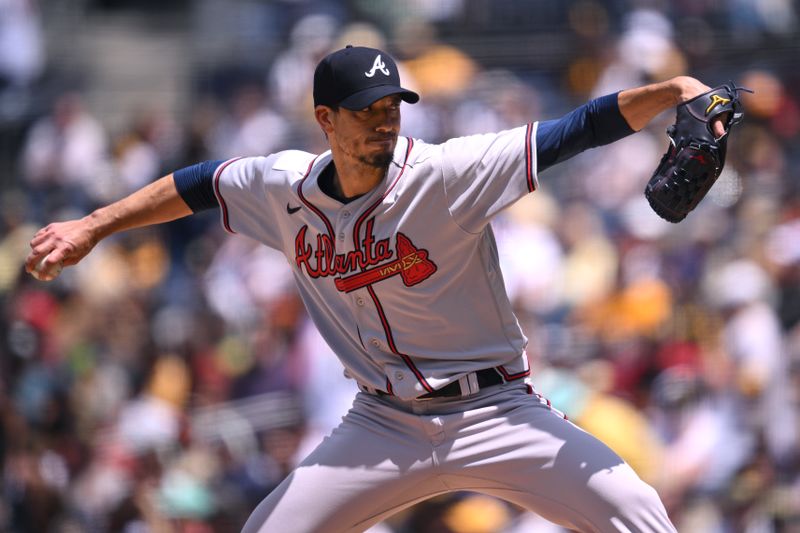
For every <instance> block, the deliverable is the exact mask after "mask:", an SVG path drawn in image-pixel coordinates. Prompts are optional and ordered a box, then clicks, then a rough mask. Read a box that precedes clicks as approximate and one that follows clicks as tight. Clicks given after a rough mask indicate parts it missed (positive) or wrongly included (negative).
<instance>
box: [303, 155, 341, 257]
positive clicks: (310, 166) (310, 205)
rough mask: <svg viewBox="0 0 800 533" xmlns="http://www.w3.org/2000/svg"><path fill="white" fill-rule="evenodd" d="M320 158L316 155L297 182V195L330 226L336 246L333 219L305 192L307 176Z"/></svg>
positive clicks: (329, 232) (334, 245)
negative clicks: (312, 201)
mask: <svg viewBox="0 0 800 533" xmlns="http://www.w3.org/2000/svg"><path fill="white" fill-rule="evenodd" d="M318 158H319V156H317V157H315V158H314V159H312V160H311V163H309V164H308V170H306V173H305V175H304V176H303V179H301V180H300V183H298V184H297V196H298V197H299V198H300V201H301V202H303V204H304V205H305V206H306V207H308V208H309V209H310V210H311V211H313V212H314V213H315V214H316V215H317V216H318V217H319V218H320V219H321V220H322V222H324V223H325V227H326V228H328V236H329V237H330V238H331V243H332V244H333V247H334V248H336V237H335V236H334V234H333V224H331V221H330V220H328V217H326V216H325V213H323V212H322V211H320V210H319V209H318V208H317V206H315V205H314V204H312V203H311V202H309V201H308V200H307V199H306V197H305V195H304V194H303V183H305V181H306V178H308V176H309V174H311V168H312V167H313V166H314V162H315V161H316V160H317V159H318Z"/></svg>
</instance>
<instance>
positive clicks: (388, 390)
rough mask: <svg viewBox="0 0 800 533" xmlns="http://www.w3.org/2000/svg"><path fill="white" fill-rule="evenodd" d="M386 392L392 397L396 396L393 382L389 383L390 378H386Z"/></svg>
mask: <svg viewBox="0 0 800 533" xmlns="http://www.w3.org/2000/svg"><path fill="white" fill-rule="evenodd" d="M386 392H388V393H389V394H392V395H393V394H394V390H392V382H391V381H389V378H388V377H387V378H386Z"/></svg>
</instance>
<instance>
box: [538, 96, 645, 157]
mask: <svg viewBox="0 0 800 533" xmlns="http://www.w3.org/2000/svg"><path fill="white" fill-rule="evenodd" d="M618 94H619V93H614V94H608V95H606V96H601V97H599V98H595V99H594V100H590V101H589V102H587V103H586V104H584V105H582V106H580V107H579V108H577V109H575V110H573V111H571V112H570V113H567V114H566V115H564V116H563V117H561V118H559V119H556V120H545V121H543V122H539V126H538V128H537V129H536V162H537V166H536V168H537V170H538V171H539V172H541V171H543V170H544V169H546V168H549V167H551V166H553V165H555V164H556V163H560V162H561V161H564V160H567V159H569V158H570V157H572V156H574V155H577V154H579V153H581V152H583V151H584V150H588V149H589V148H594V147H596V146H602V145H604V144H608V143H612V142H614V141H617V140H619V139H622V138H623V137H627V136H628V135H630V134H632V133H635V132H634V131H633V130H632V129H631V127H630V126H629V125H628V122H627V121H626V120H625V117H623V116H622V113H620V110H619V104H618V103H617V95H618Z"/></svg>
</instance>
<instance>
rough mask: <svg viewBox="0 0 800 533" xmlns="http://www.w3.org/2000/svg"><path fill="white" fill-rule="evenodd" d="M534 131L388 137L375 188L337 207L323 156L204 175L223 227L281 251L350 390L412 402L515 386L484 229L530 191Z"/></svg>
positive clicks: (288, 155)
mask: <svg viewBox="0 0 800 533" xmlns="http://www.w3.org/2000/svg"><path fill="white" fill-rule="evenodd" d="M535 129H536V124H528V125H527V126H523V127H520V128H515V129H512V130H507V131H504V132H500V133H495V134H486V135H476V136H471V137H463V138H458V139H452V140H450V141H447V142H446V143H444V144H440V145H431V144H426V143H424V142H422V141H419V140H416V139H410V138H400V139H399V140H398V143H397V147H396V149H395V154H394V161H393V163H392V164H391V165H390V167H389V170H388V172H387V175H386V178H385V179H384V180H383V182H381V184H380V185H379V186H378V187H377V188H376V189H375V190H373V191H372V192H370V193H369V194H367V195H365V196H362V197H360V198H358V199H356V200H354V201H352V202H350V203H347V204H343V203H341V202H339V201H338V200H335V199H333V198H331V197H329V196H327V195H326V194H325V193H323V192H322V190H321V189H320V187H319V185H318V183H317V179H318V177H319V175H320V172H321V171H322V170H323V169H324V168H325V167H326V165H328V164H329V163H331V154H330V152H327V153H324V154H321V155H319V156H314V155H312V154H308V153H305V152H300V151H286V152H280V153H277V154H272V155H270V156H268V157H252V158H242V159H233V160H230V161H227V162H225V163H224V164H223V165H220V167H219V168H218V169H217V172H216V174H215V176H214V188H215V193H216V195H217V198H218V200H219V203H220V206H221V208H222V223H223V226H224V227H225V229H226V230H227V231H229V232H232V233H241V234H243V235H247V236H249V237H252V238H254V239H256V240H258V241H260V242H262V243H264V244H265V245H267V246H270V247H273V248H276V249H279V250H281V251H283V253H284V254H285V255H286V258H287V260H288V261H289V263H290V264H291V265H292V268H293V272H294V276H295V278H296V281H297V284H298V287H299V291H300V295H301V297H302V299H303V301H304V302H305V304H306V307H307V308H308V311H309V314H310V316H311V318H312V319H313V320H314V322H315V324H316V326H317V327H318V328H319V330H320V332H321V334H322V335H323V337H324V338H325V340H326V341H327V342H328V343H329V344H330V346H331V348H332V349H333V350H334V352H335V353H336V354H337V355H338V356H339V358H340V359H341V361H342V363H343V364H344V366H345V368H346V371H347V373H348V375H350V376H351V377H353V378H354V379H356V380H357V381H358V382H359V383H360V384H362V385H364V386H368V387H371V388H374V389H378V390H383V391H386V392H390V393H392V394H395V395H397V396H399V397H400V398H404V399H410V398H414V397H417V396H420V395H422V394H425V393H427V392H430V391H432V390H434V389H436V388H439V387H440V386H442V385H444V384H446V383H449V382H451V381H453V380H455V379H458V378H459V377H461V376H463V375H465V374H467V373H469V372H473V371H475V370H479V369H483V368H487V367H495V368H497V369H498V371H499V372H501V373H503V375H504V376H505V377H506V378H507V379H517V378H522V377H525V376H527V375H528V373H529V370H528V368H527V366H526V364H527V363H526V360H525V359H526V358H525V355H524V350H525V345H526V343H527V339H526V338H525V336H524V335H523V334H522V331H521V329H520V327H519V324H518V322H517V319H516V317H515V316H514V314H513V312H512V309H511V305H510V303H509V301H508V298H507V296H506V293H505V289H504V284H503V278H502V274H501V273H500V270H499V267H498V258H497V250H496V247H495V243H494V236H493V234H492V231H491V226H489V224H488V223H489V221H490V220H491V218H492V217H493V216H494V215H496V214H497V213H498V212H500V211H501V210H502V209H504V208H505V207H507V206H509V205H510V204H512V203H513V202H514V201H516V200H517V199H519V198H520V197H521V196H523V195H525V194H527V193H529V192H531V191H533V190H534V189H535V188H536V185H537V181H536V162H535V154H536V150H535V146H533V143H534V141H535ZM298 208H299V209H298Z"/></svg>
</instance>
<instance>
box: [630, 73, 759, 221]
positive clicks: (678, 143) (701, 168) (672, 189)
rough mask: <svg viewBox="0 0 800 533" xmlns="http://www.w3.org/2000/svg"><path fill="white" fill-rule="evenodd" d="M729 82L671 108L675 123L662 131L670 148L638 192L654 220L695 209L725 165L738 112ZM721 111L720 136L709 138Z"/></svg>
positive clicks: (671, 218) (675, 218)
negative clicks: (731, 131)
mask: <svg viewBox="0 0 800 533" xmlns="http://www.w3.org/2000/svg"><path fill="white" fill-rule="evenodd" d="M739 91H747V92H752V91H750V90H749V89H744V88H742V87H736V85H734V84H733V82H730V83H728V84H726V85H721V86H719V87H717V88H715V89H711V90H710V91H707V92H705V93H703V94H701V95H698V96H696V97H694V98H692V99H691V100H689V101H687V102H684V103H682V104H681V105H679V106H678V107H677V117H676V119H675V124H673V125H672V126H670V127H669V128H667V135H669V140H670V144H669V147H668V148H667V152H666V153H665V154H664V157H662V158H661V162H660V163H659V164H658V168H656V171H655V172H654V173H653V176H652V177H651V178H650V181H649V182H648V183H647V187H646V188H645V191H644V194H645V197H647V200H648V201H649V202H650V206H651V207H652V208H653V211H655V212H656V213H657V214H658V215H659V216H660V217H662V218H664V219H666V220H668V221H670V222H680V221H681V220H683V219H684V218H685V217H686V215H687V214H689V212H690V211H691V210H692V209H694V208H695V207H697V204H699V203H700V200H702V199H703V197H704V196H705V195H706V193H707V192H708V190H709V189H711V186H712V185H714V182H715V181H717V178H718V177H719V175H720V174H721V173H722V167H723V166H724V165H725V150H726V148H727V143H728V133H729V132H730V129H731V127H733V126H734V125H735V124H738V123H739V122H741V121H742V118H743V117H744V112H743V111H742V107H741V104H740V102H739ZM724 113H728V115H725V118H724V120H725V122H724V123H723V125H724V127H725V134H724V135H722V137H720V138H716V137H715V136H714V132H713V130H712V124H713V122H714V119H716V118H717V117H720V115H723V114H724Z"/></svg>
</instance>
